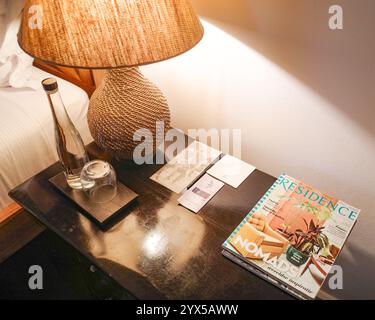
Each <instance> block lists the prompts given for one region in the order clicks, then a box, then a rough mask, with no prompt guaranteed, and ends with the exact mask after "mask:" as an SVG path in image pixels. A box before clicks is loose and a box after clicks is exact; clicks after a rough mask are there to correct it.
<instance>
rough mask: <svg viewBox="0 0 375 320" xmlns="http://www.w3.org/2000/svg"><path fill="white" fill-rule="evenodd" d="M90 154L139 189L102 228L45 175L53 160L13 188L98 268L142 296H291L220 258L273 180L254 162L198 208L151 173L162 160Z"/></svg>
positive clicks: (17, 196) (95, 150) (18, 199)
mask: <svg viewBox="0 0 375 320" xmlns="http://www.w3.org/2000/svg"><path fill="white" fill-rule="evenodd" d="M88 150H89V153H90V155H91V157H92V158H99V159H103V160H107V161H110V162H111V163H112V164H113V166H114V167H115V169H116V171H117V173H118V178H119V180H120V181H121V182H122V183H124V184H125V185H127V186H128V187H129V188H131V189H132V190H134V191H135V192H136V193H138V194H139V199H138V201H137V202H136V203H135V204H134V205H132V206H131V207H130V208H129V209H128V210H127V212H125V215H124V217H123V218H122V219H121V220H120V221H119V222H118V223H117V224H115V225H113V226H112V227H111V228H109V229H108V230H107V231H103V230H101V229H100V228H99V227H97V226H96V225H95V224H94V223H93V222H91V221H90V220H89V219H87V218H86V217H85V216H84V215H82V214H81V213H80V212H79V209H77V208H76V207H75V206H74V205H73V204H72V203H71V202H69V201H68V200H67V199H66V198H65V197H64V196H63V195H61V194H60V193H59V192H58V191H57V190H55V188H54V187H53V186H52V185H51V184H50V182H49V181H48V179H49V178H51V177H52V176H54V175H56V174H57V173H58V172H59V171H61V167H60V165H59V164H57V163H56V164H54V165H52V166H51V167H49V168H47V169H46V170H44V171H43V172H41V173H39V174H37V175H36V176H34V177H33V178H31V179H30V180H28V181H26V182H25V183H23V184H22V185H21V186H19V187H17V188H15V189H14V190H12V191H11V192H10V196H11V197H12V198H13V199H14V200H15V201H16V202H17V203H19V204H20V205H21V206H22V207H24V208H25V209H27V210H28V211H29V212H30V213H31V214H33V215H34V217H36V218H37V219H38V220H39V221H40V222H41V223H42V224H44V225H45V226H46V227H47V228H48V229H50V230H52V231H53V232H54V233H56V234H57V235H58V236H60V237H61V238H62V239H64V240H65V241H66V242H68V243H69V244H70V245H71V246H73V247H74V248H75V249H76V250H78V251H79V252H80V253H81V254H83V255H84V256H85V257H87V258H88V259H89V260H90V262H91V263H92V264H93V265H95V266H96V267H97V268H98V269H100V270H101V271H103V272H105V273H106V274H107V275H108V276H109V277H111V278H113V279H114V280H115V281H116V282H117V283H118V284H120V285H121V286H122V287H123V288H125V289H126V290H128V291H129V292H130V293H132V294H133V295H134V296H136V297H137V298H140V299H160V298H161V299H164V298H169V299H292V297H291V296H289V295H288V294H287V293H284V292H283V291H281V290H280V289H278V288H276V287H274V286H273V285H272V284H269V283H268V282H266V281H264V280H262V279H260V278H258V277H257V276H255V275H254V274H252V273H250V272H248V271H246V270H244V269H242V268H241V267H240V266H238V265H236V264H234V263H232V262H231V261H229V260H227V259H226V258H224V257H223V256H222V254H221V245H222V243H223V242H224V240H225V239H226V238H227V237H228V235H229V234H230V233H231V232H232V230H233V229H234V228H235V227H236V226H237V225H238V223H239V222H240V221H241V220H242V219H243V218H244V216H245V215H246V214H247V213H248V212H249V210H250V209H251V208H252V207H253V206H254V205H255V204H256V202H257V201H258V199H259V198H260V197H261V196H262V195H263V194H264V193H265V192H266V190H267V189H268V188H269V187H270V186H271V185H272V184H273V182H274V181H275V180H276V179H275V178H274V177H272V176H270V175H268V174H265V173H263V172H261V171H259V170H256V171H255V172H253V173H252V174H251V175H250V176H249V177H248V178H247V179H246V181H245V182H244V183H242V185H241V186H240V187H239V188H238V189H234V188H232V187H230V186H224V188H222V190H221V191H220V192H219V193H218V194H217V195H216V196H215V197H214V198H213V199H212V200H211V201H210V202H209V203H208V204H207V205H206V206H205V207H204V208H203V209H202V210H201V211H200V212H199V213H198V214H193V213H191V212H190V211H188V210H186V209H185V208H183V207H181V206H179V205H178V204H177V198H178V195H177V194H175V193H173V192H171V191H169V190H168V189H166V188H164V187H162V186H160V185H158V184H157V183H155V182H153V181H151V180H150V179H149V177H150V176H151V175H152V174H153V173H155V172H156V171H157V170H158V169H159V168H160V167H161V165H142V166H137V165H135V164H132V163H128V162H118V161H115V160H114V159H111V157H109V156H108V155H107V154H105V153H103V152H102V151H100V150H99V149H98V148H97V147H96V146H95V145H94V144H91V145H89V146H88Z"/></svg>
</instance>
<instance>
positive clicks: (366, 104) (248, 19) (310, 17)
mask: <svg viewBox="0 0 375 320" xmlns="http://www.w3.org/2000/svg"><path fill="white" fill-rule="evenodd" d="M193 3H194V5H195V7H196V9H197V11H198V13H199V14H200V15H201V16H202V17H204V18H205V19H207V20H208V21H209V22H211V23H213V24H216V25H217V26H218V27H220V29H222V30H224V31H226V32H228V33H230V34H232V35H233V36H234V37H236V38H237V39H239V40H240V41H241V42H243V43H244V44H246V45H248V46H249V47H251V48H252V49H255V50H257V51H258V52H259V53H261V54H262V55H264V56H265V57H267V58H268V59H270V60H272V61H273V62H274V63H276V64H277V65H279V66H280V67H281V68H283V69H284V70H286V71H287V72H288V73H290V74H291V75H293V76H295V77H296V78H298V79H299V80H301V81H302V82H303V83H305V84H306V85H307V86H308V87H310V88H311V89H312V90H314V91H315V92H316V93H317V94H319V95H320V96H322V97H324V98H325V99H326V100H328V101H329V102H331V103H332V104H333V105H334V106H336V107H338V108H340V111H342V112H344V113H345V114H346V115H347V116H349V117H350V118H351V119H352V120H353V121H355V122H356V123H357V124H358V125H359V126H360V127H361V128H363V129H365V130H367V131H368V132H369V133H371V134H372V135H374V136H375V126H374V124H373V119H374V117H375V109H374V108H373V107H374V106H373V102H374V101H375V88H374V83H375V61H374V59H375V58H374V57H375V41H372V42H371V41H370V40H371V39H373V35H372V32H373V30H375V20H374V19H373V15H374V12H375V1H372V0H362V1H361V4H360V5H359V4H358V3H357V2H356V1H352V0H335V1H328V0H322V1H313V0H304V1H300V0H283V1H280V0H232V1H227V0H193ZM332 4H338V5H341V6H342V8H343V11H344V29H343V30H331V29H329V27H328V20H329V18H330V14H329V13H328V9H329V7H330V6H331V5H332Z"/></svg>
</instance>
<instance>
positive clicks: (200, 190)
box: [177, 174, 224, 213]
mask: <svg viewBox="0 0 375 320" xmlns="http://www.w3.org/2000/svg"><path fill="white" fill-rule="evenodd" d="M223 186H224V183H223V182H221V181H219V180H216V179H215V178H213V177H211V176H209V175H208V174H205V175H204V176H203V177H202V178H200V179H199V180H198V181H197V182H196V183H195V184H194V185H193V186H192V187H191V188H190V189H189V190H187V191H186V192H185V193H184V194H183V195H182V196H181V197H180V198H179V199H178V200H177V201H178V203H180V204H181V205H183V206H184V207H185V208H187V209H189V210H191V211H193V212H195V213H197V212H198V211H199V210H200V209H202V208H203V207H204V205H205V204H206V203H207V202H208V201H210V200H211V199H212V197H213V196H214V195H215V194H216V193H217V192H219V190H220V189H221V188H222V187H223Z"/></svg>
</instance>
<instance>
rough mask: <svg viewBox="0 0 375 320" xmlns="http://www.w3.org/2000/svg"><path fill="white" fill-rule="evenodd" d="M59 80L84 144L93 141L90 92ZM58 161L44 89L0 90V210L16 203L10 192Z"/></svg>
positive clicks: (37, 72) (39, 76) (37, 75)
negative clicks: (89, 123) (89, 109)
mask: <svg viewBox="0 0 375 320" xmlns="http://www.w3.org/2000/svg"><path fill="white" fill-rule="evenodd" d="M50 76H51V75H50V74H48V73H46V72H44V71H42V70H39V69H37V68H34V70H33V77H35V78H36V79H38V80H39V81H41V80H43V79H44V78H47V77H50ZM55 78H57V77H55ZM57 80H58V84H59V89H60V92H61V95H62V99H63V101H64V104H65V107H66V109H67V111H68V113H69V116H70V117H71V119H72V121H73V123H74V124H75V125H76V127H77V129H78V130H79V132H80V133H81V135H82V138H83V140H84V142H85V143H88V142H90V141H91V140H92V138H91V135H90V133H89V129H88V126H87V120H86V114H87V107H88V102H89V99H88V96H87V94H86V92H85V91H83V90H82V89H80V88H79V87H77V86H75V85H73V84H71V83H69V82H67V81H65V80H62V79H59V78H57ZM57 159H58V157H57V153H56V148H55V135H54V125H53V120H52V115H51V111H50V107H49V105H48V100H47V98H46V96H45V93H44V91H43V89H42V88H41V89H40V90H37V91H35V90H32V89H14V88H0V210H1V209H3V208H5V207H6V206H7V205H9V204H10V203H11V202H12V200H11V199H10V198H9V197H8V192H9V190H11V189H12V188H14V187H15V186H17V185H19V184H20V183H22V182H23V181H25V180H27V179H28V178H30V177H32V176H33V175H35V174H36V173H38V172H40V171H41V170H43V169H45V168H46V167H48V166H49V165H51V164H52V163H54V162H55V161H56V160H57Z"/></svg>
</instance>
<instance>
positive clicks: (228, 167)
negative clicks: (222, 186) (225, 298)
mask: <svg viewBox="0 0 375 320" xmlns="http://www.w3.org/2000/svg"><path fill="white" fill-rule="evenodd" d="M255 169H256V168H255V167H254V166H252V165H251V164H248V163H246V162H244V161H242V160H240V159H238V158H235V157H232V156H230V155H225V156H224V157H223V158H222V159H220V160H219V161H218V162H216V163H215V165H214V166H212V167H211V168H210V169H209V170H208V171H207V173H208V174H210V175H211V176H213V177H215V178H216V179H219V180H221V181H223V182H225V183H227V184H229V185H230V186H232V187H234V188H238V187H239V185H240V184H241V183H242V182H244V181H245V179H246V178H247V177H248V176H249V175H250V174H251V173H252V172H253V171H254V170H255Z"/></svg>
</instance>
